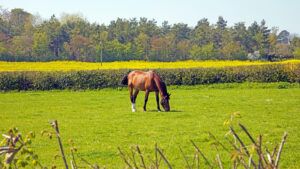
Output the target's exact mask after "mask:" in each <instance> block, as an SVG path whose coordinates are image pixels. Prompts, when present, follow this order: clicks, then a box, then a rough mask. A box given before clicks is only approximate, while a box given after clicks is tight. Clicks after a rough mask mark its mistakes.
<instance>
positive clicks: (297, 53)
mask: <svg viewBox="0 0 300 169" xmlns="http://www.w3.org/2000/svg"><path fill="white" fill-rule="evenodd" d="M293 55H294V58H295V59H300V47H298V48H296V49H294V52H293Z"/></svg>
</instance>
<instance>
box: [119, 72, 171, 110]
mask: <svg viewBox="0 0 300 169" xmlns="http://www.w3.org/2000/svg"><path fill="white" fill-rule="evenodd" d="M121 83H122V84H123V85H128V89H129V93H130V101H131V104H132V112H135V111H136V109H135V100H136V97H137V95H138V93H139V91H140V90H141V91H145V92H146V94H145V102H144V111H146V104H147V101H148V96H149V92H153V91H154V92H155V95H156V103H157V109H158V111H161V110H160V107H159V94H160V96H161V101H160V104H161V105H162V106H163V108H164V109H165V111H170V105H169V99H170V94H169V93H168V92H167V86H166V84H165V83H164V82H163V81H162V80H161V78H160V77H159V76H158V74H157V73H155V72H153V71H148V72H143V71H138V70H135V71H132V72H130V73H129V74H128V75H126V76H124V78H123V80H122V82H121ZM133 89H135V91H134V93H133Z"/></svg>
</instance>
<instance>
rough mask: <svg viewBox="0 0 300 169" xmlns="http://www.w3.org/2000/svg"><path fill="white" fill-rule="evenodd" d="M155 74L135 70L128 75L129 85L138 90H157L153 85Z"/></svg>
mask: <svg viewBox="0 0 300 169" xmlns="http://www.w3.org/2000/svg"><path fill="white" fill-rule="evenodd" d="M154 76H155V72H154V71H152V70H150V71H147V72H144V71H140V70H135V71H132V72H130V73H129V74H128V85H129V86H132V87H133V88H136V89H138V90H142V91H145V90H150V91H154V90H156V87H155V85H154V83H153V79H154Z"/></svg>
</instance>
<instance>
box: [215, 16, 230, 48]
mask: <svg viewBox="0 0 300 169" xmlns="http://www.w3.org/2000/svg"><path fill="white" fill-rule="evenodd" d="M226 26H227V21H225V20H224V18H223V17H222V16H219V18H218V21H217V25H216V29H214V35H213V43H214V46H215V47H216V49H220V48H221V47H222V45H223V41H224V34H225V33H226Z"/></svg>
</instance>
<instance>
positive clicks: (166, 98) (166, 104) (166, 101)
mask: <svg viewBox="0 0 300 169" xmlns="http://www.w3.org/2000/svg"><path fill="white" fill-rule="evenodd" d="M170 96H171V94H169V93H167V95H166V96H164V97H163V98H162V99H161V101H160V104H161V105H162V106H163V108H164V109H165V111H170V104H169V100H170Z"/></svg>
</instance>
